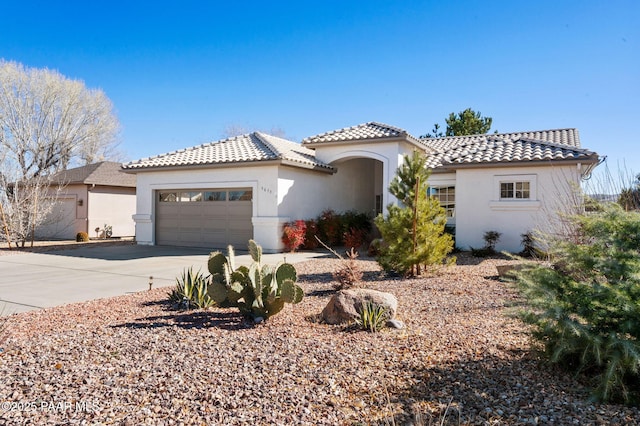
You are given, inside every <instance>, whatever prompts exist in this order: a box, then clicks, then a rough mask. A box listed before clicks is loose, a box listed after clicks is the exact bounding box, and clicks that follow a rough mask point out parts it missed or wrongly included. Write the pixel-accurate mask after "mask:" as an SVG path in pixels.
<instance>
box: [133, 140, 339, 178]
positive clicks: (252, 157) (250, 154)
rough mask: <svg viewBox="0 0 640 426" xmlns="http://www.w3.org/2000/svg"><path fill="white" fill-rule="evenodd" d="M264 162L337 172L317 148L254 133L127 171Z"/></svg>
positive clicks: (139, 163) (147, 161) (144, 161)
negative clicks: (322, 159)
mask: <svg viewBox="0 0 640 426" xmlns="http://www.w3.org/2000/svg"><path fill="white" fill-rule="evenodd" d="M260 161H280V162H281V163H283V164H288V165H291V166H297V167H302V168H309V169H318V170H323V171H327V172H334V171H335V169H334V168H333V167H332V166H330V165H329V164H325V163H323V162H322V161H320V160H318V159H316V158H315V153H314V151H313V150H311V149H309V148H306V147H304V146H302V145H300V144H298V143H295V142H291V141H288V140H286V139H282V138H278V137H275V136H271V135H267V134H264V133H260V132H253V133H249V134H246V135H240V136H234V137H231V138H228V139H224V140H220V141H216V142H210V143H206V144H202V145H199V146H194V147H191V148H186V149H181V150H179V151H174V152H170V153H167V154H162V155H157V156H155V157H149V158H143V159H141V160H137V161H132V162H130V163H127V164H124V165H123V166H122V167H123V168H124V169H126V170H131V171H135V170H143V169H155V168H161V167H175V166H201V165H206V166H211V165H223V164H234V163H252V162H260Z"/></svg>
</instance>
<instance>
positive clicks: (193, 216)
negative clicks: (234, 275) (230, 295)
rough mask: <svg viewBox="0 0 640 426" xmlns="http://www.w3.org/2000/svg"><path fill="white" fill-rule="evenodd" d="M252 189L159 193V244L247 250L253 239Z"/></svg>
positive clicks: (157, 201) (157, 206) (157, 228)
mask: <svg viewBox="0 0 640 426" xmlns="http://www.w3.org/2000/svg"><path fill="white" fill-rule="evenodd" d="M252 196H253V194H252V190H251V189H250V188H242V189H238V188H233V189H206V190H200V189H199V190H161V191H157V192H156V244H159V245H172V246H190V247H210V248H226V247H227V246H228V245H229V244H231V245H232V246H233V247H235V248H237V249H240V250H245V249H246V247H247V243H248V241H249V240H250V239H251V238H253V226H252V224H251V215H252Z"/></svg>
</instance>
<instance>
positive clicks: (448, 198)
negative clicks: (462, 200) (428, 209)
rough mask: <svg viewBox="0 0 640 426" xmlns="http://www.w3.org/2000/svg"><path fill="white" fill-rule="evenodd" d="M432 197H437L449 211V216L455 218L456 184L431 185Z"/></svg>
mask: <svg viewBox="0 0 640 426" xmlns="http://www.w3.org/2000/svg"><path fill="white" fill-rule="evenodd" d="M428 194H429V196H430V197H435V198H436V199H437V200H438V201H439V202H440V205H441V206H442V208H444V209H445V211H446V212H447V218H453V217H455V215H456V187H455V186H439V187H438V186H436V187H430V188H429V192H428Z"/></svg>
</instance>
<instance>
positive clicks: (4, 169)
mask: <svg viewBox="0 0 640 426" xmlns="http://www.w3.org/2000/svg"><path fill="white" fill-rule="evenodd" d="M118 132H119V123H118V120H117V118H116V116H115V114H114V112H113V105H112V103H111V101H110V100H109V99H108V98H107V97H106V95H105V94H104V93H103V92H102V91H101V90H96V89H88V88H87V87H85V85H84V83H83V82H81V81H77V80H71V79H68V78H66V77H64V76H63V75H61V74H60V73H58V72H57V71H52V70H49V69H37V68H27V67H25V66H23V65H21V64H19V63H16V62H7V61H4V60H0V157H2V158H0V160H2V162H1V164H0V202H1V203H2V204H3V212H4V215H5V217H6V218H7V219H6V223H7V224H8V228H9V232H6V233H5V234H6V235H5V238H6V239H7V241H9V240H10V238H11V237H10V235H13V239H14V240H15V239H18V240H21V241H22V242H23V244H24V241H25V239H26V238H27V235H29V228H31V235H33V229H35V227H36V226H37V225H38V223H39V222H38V221H39V220H40V221H42V220H43V218H44V217H45V216H46V213H47V212H46V208H47V206H50V203H49V202H48V201H51V198H52V197H53V198H55V194H56V193H57V192H58V191H59V187H57V188H54V190H53V195H52V190H51V188H52V187H56V186H57V185H58V183H56V182H50V181H49V180H48V178H49V176H51V175H53V174H54V173H56V172H59V171H61V170H65V169H67V168H68V167H70V166H75V165H86V164H90V163H93V162H95V161H100V160H104V159H107V158H110V157H111V156H112V155H114V154H115V153H116V152H115V148H116V146H117V136H118Z"/></svg>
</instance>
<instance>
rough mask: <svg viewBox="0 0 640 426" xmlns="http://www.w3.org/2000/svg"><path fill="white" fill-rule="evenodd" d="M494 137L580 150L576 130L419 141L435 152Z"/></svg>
mask: <svg viewBox="0 0 640 426" xmlns="http://www.w3.org/2000/svg"><path fill="white" fill-rule="evenodd" d="M490 136H491V137H495V138H499V139H502V140H510V141H514V140H518V139H532V140H537V141H541V142H550V143H554V144H559V145H569V146H573V147H576V148H580V135H579V134H578V130H577V129H554V130H536V131H531V132H514V133H492V134H482V135H468V136H447V137H443V138H427V139H421V140H422V141H423V142H424V143H425V144H427V145H429V146H430V147H432V148H433V149H435V150H438V151H442V150H445V149H451V148H453V147H455V146H458V145H462V144H471V143H476V142H482V141H483V140H484V139H486V138H487V137H490Z"/></svg>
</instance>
